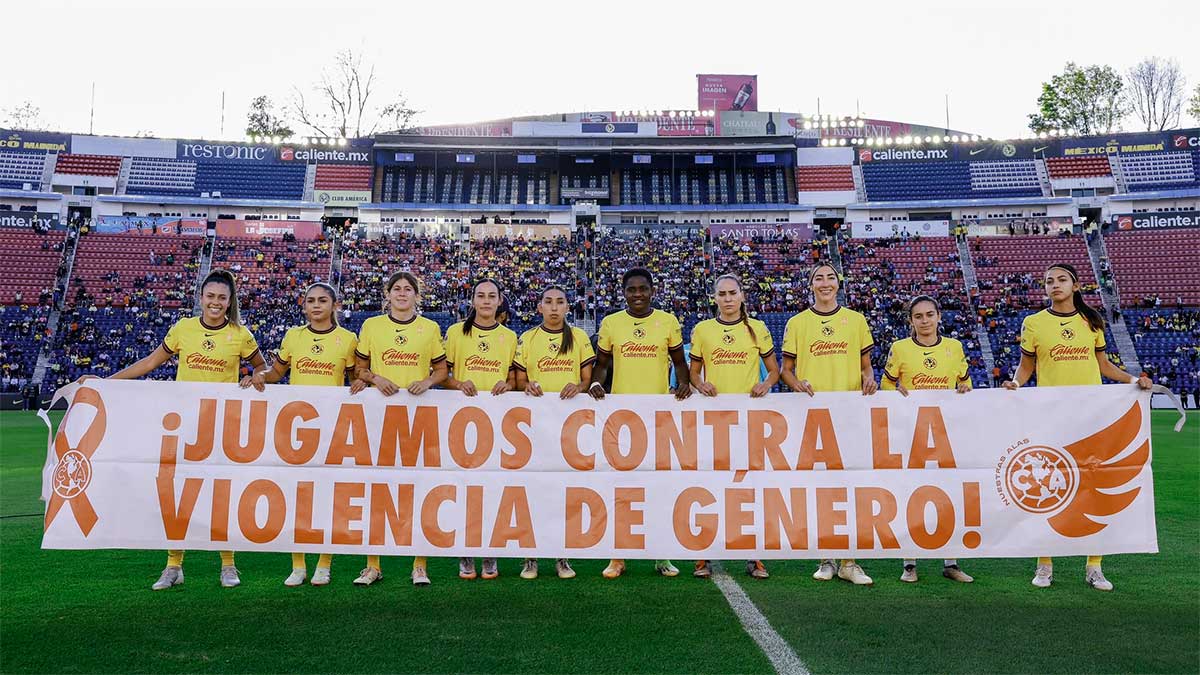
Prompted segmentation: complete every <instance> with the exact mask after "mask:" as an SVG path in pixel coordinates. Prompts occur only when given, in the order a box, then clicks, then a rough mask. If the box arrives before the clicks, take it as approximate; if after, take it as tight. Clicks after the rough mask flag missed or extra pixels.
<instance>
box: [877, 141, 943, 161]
mask: <svg viewBox="0 0 1200 675" xmlns="http://www.w3.org/2000/svg"><path fill="white" fill-rule="evenodd" d="M952 159H954V148H953V147H952V146H950V145H940V146H939V145H929V146H920V147H913V146H903V147H891V146H888V147H886V148H863V147H860V148H859V149H858V162H859V164H868V163H872V162H946V161H950V160H952Z"/></svg>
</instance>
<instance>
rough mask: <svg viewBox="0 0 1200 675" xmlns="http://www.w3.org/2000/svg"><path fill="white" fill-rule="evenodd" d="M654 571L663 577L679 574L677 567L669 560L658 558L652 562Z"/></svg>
mask: <svg viewBox="0 0 1200 675" xmlns="http://www.w3.org/2000/svg"><path fill="white" fill-rule="evenodd" d="M654 571H655V572H658V573H659V574H661V575H663V576H664V577H677V576H679V568H678V567H676V566H675V565H673V564H672V563H671V561H670V560H659V561H657V562H655V563H654Z"/></svg>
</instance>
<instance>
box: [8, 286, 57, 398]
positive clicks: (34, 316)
mask: <svg viewBox="0 0 1200 675" xmlns="http://www.w3.org/2000/svg"><path fill="white" fill-rule="evenodd" d="M33 300H37V298H36V297H34V298H33ZM30 305H33V306H19V307H17V306H10V307H4V308H3V311H0V327H2V328H3V332H2V333H0V385H2V386H0V390H3V391H5V392H15V391H19V390H20V388H21V386H22V385H24V384H25V383H26V382H28V381H29V378H30V377H32V376H33V368H34V366H35V365H36V364H37V360H38V352H39V351H40V350H41V348H42V340H43V339H45V337H46V319H47V318H49V316H50V308H49V307H39V306H37V305H34V304H33V302H32V301H31V302H30Z"/></svg>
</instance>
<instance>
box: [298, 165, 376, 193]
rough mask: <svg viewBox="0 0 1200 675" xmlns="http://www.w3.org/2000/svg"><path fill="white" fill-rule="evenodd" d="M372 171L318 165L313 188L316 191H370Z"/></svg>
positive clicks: (363, 168)
mask: <svg viewBox="0 0 1200 675" xmlns="http://www.w3.org/2000/svg"><path fill="white" fill-rule="evenodd" d="M372 171H373V169H372V168H371V167H370V166H353V165H344V164H318V165H317V177H316V181H315V183H314V184H313V187H315V188H316V189H318V190H370V189H371V175H372Z"/></svg>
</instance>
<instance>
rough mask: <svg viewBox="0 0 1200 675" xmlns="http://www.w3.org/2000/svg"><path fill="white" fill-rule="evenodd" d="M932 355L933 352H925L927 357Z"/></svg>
mask: <svg viewBox="0 0 1200 675" xmlns="http://www.w3.org/2000/svg"><path fill="white" fill-rule="evenodd" d="M932 353H933V352H925V356H929V355H930V354H932Z"/></svg>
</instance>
